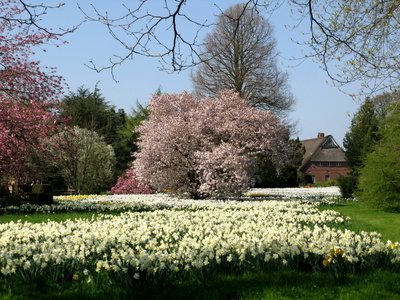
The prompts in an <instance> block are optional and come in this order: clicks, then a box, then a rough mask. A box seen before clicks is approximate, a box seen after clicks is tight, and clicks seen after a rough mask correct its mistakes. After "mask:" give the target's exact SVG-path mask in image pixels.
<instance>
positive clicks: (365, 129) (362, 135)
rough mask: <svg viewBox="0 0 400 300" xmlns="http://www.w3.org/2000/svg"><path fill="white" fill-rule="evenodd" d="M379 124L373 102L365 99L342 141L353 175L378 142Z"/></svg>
mask: <svg viewBox="0 0 400 300" xmlns="http://www.w3.org/2000/svg"><path fill="white" fill-rule="evenodd" d="M380 122H381V120H379V118H378V115H377V113H376V106H375V104H374V102H373V100H372V99H369V98H367V99H366V100H365V102H364V103H363V104H362V105H361V107H360V108H359V110H358V112H357V113H356V114H355V115H354V117H353V119H352V120H351V126H350V130H349V131H348V132H347V133H346V135H345V137H344V140H343V146H344V148H345V149H346V158H347V160H348V162H349V164H350V166H351V168H352V169H353V172H354V173H355V174H357V173H358V170H359V168H361V167H362V165H363V161H364V159H365V157H366V155H367V154H368V153H370V152H371V151H372V149H373V147H374V145H375V144H376V143H377V141H378V140H379V133H378V131H379V127H380Z"/></svg>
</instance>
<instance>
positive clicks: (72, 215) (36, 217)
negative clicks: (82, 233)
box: [0, 212, 120, 224]
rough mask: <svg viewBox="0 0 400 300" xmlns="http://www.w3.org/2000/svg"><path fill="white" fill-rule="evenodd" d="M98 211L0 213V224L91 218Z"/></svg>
mask: <svg viewBox="0 0 400 300" xmlns="http://www.w3.org/2000/svg"><path fill="white" fill-rule="evenodd" d="M102 214H103V215H107V214H109V215H119V214H120V213H119V212H103V213H102ZM97 215H99V214H98V213H95V212H65V213H53V214H39V213H35V214H27V215H18V214H15V215H14V214H13V215H0V224H1V223H8V222H11V221H12V222H17V221H19V220H20V221H21V222H22V223H24V222H26V221H27V222H31V223H42V222H47V221H49V220H50V221H55V222H63V221H66V220H75V219H91V218H92V216H97Z"/></svg>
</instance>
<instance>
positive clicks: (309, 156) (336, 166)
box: [300, 133, 350, 182]
mask: <svg viewBox="0 0 400 300" xmlns="http://www.w3.org/2000/svg"><path fill="white" fill-rule="evenodd" d="M300 142H301V143H302V145H303V146H304V148H305V150H306V152H305V154H304V157H303V161H302V164H301V167H300V171H301V172H304V173H306V174H308V175H310V176H311V177H312V181H313V182H317V181H328V180H331V179H337V178H339V177H340V176H347V175H348V173H349V172H350V167H349V164H348V162H347V160H346V156H345V153H344V151H343V149H342V148H340V147H339V145H338V144H337V143H336V141H335V140H334V138H333V137H332V136H331V135H327V136H325V134H324V133H318V136H317V138H314V139H309V140H304V141H300Z"/></svg>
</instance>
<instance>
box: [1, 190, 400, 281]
mask: <svg viewBox="0 0 400 300" xmlns="http://www.w3.org/2000/svg"><path fill="white" fill-rule="evenodd" d="M255 195H256V196H257V198H254V196H255ZM263 195H264V197H262V196H263ZM274 197H275V198H276V199H278V200H276V199H274ZM338 197H339V191H338V189H337V188H336V187H330V188H308V189H307V188H304V189H300V188H298V189H274V190H272V189H270V190H268V191H266V190H251V191H249V192H248V193H247V194H246V195H245V197H243V198H240V199H223V200H222V199H214V200H204V201H195V200H189V199H186V198H185V197H178V196H171V195H167V194H155V195H107V196H95V195H91V196H62V197H61V196H59V197H56V203H55V204H54V205H51V206H42V207H38V206H34V205H30V206H26V207H21V208H16V207H14V208H13V207H10V208H7V210H6V211H3V213H4V212H7V213H12V212H17V211H19V213H21V212H22V213H32V212H36V213H56V212H58V211H82V210H88V211H93V212H96V213H97V214H96V216H94V217H93V218H90V219H76V220H67V221H64V222H54V221H50V220H49V221H47V222H43V223H35V224H34V223H29V222H24V223H23V222H21V221H19V222H10V223H0V280H2V279H7V280H13V279H15V280H19V281H23V282H32V281H35V280H37V279H38V278H46V279H47V280H50V281H54V282H59V281H63V280H76V279H78V278H79V279H80V280H84V281H85V282H86V283H87V284H95V283H96V282H97V281H98V280H99V278H105V277H106V278H109V280H112V281H113V282H116V283H122V284H130V285H131V284H135V282H142V283H143V282H146V281H152V282H160V281H168V280H176V279H184V278H198V279H200V280H201V279H204V278H210V277H212V276H213V275H215V274H217V273H219V272H241V271H244V270H260V269H269V268H289V269H303V268H304V269H308V270H318V271H324V270H328V269H329V268H330V269H332V270H335V272H347V271H349V270H359V269H362V268H371V267H374V266H376V265H389V266H390V267H391V266H393V267H398V266H399V265H400V250H399V249H400V245H399V243H398V242H391V241H381V239H380V234H379V233H376V232H358V233H356V232H352V231H349V230H347V229H343V228H345V225H346V224H347V223H348V222H351V220H350V219H349V218H344V217H343V216H341V215H340V214H339V213H337V212H335V211H333V210H324V211H320V210H319V209H318V206H319V205H320V204H321V202H324V203H327V202H329V201H332V199H335V198H338ZM112 210H116V211H119V212H121V213H120V214H115V215H108V214H101V213H102V212H106V211H112ZM98 213H100V214H98ZM0 220H1V216H0ZM338 228H342V229H338ZM338 267H340V269H338Z"/></svg>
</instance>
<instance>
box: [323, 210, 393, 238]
mask: <svg viewBox="0 0 400 300" xmlns="http://www.w3.org/2000/svg"><path fill="white" fill-rule="evenodd" d="M321 209H333V210H335V211H338V212H340V213H342V214H343V215H345V216H349V217H350V218H351V220H352V224H351V226H350V227H349V229H351V230H355V231H361V230H364V231H377V232H379V233H381V234H382V241H384V242H386V241H387V240H391V241H392V242H397V241H400V214H399V213H389V212H384V211H381V210H379V209H377V208H374V207H371V206H370V205H368V204H366V203H364V202H337V203H336V204H335V205H333V206H323V207H321Z"/></svg>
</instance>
